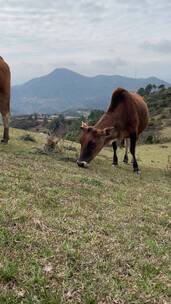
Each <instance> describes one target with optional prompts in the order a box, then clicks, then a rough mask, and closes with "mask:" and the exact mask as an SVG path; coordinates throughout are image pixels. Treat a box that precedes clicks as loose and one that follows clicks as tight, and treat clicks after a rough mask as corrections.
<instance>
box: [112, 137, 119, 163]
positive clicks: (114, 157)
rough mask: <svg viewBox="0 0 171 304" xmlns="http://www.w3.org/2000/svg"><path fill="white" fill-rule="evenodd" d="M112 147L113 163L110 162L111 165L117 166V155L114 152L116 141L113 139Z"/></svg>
mask: <svg viewBox="0 0 171 304" xmlns="http://www.w3.org/2000/svg"><path fill="white" fill-rule="evenodd" d="M112 147H113V163H112V166H117V165H118V157H117V154H116V150H117V142H116V141H113V143H112Z"/></svg>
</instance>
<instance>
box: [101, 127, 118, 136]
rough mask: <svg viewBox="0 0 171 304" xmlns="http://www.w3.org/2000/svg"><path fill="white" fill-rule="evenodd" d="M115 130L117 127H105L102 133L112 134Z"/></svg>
mask: <svg viewBox="0 0 171 304" xmlns="http://www.w3.org/2000/svg"><path fill="white" fill-rule="evenodd" d="M114 130H115V127H109V128H104V129H103V134H102V135H104V136H110V135H112V134H113V132H114Z"/></svg>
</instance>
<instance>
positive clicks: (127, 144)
mask: <svg viewBox="0 0 171 304" xmlns="http://www.w3.org/2000/svg"><path fill="white" fill-rule="evenodd" d="M128 149H129V139H128V138H126V139H125V155H124V159H123V162H124V163H125V164H127V163H128Z"/></svg>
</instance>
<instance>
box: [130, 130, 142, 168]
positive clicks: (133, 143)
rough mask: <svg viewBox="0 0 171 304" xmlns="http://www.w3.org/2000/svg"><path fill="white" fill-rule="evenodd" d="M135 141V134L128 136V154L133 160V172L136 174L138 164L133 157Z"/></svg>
mask: <svg viewBox="0 0 171 304" xmlns="http://www.w3.org/2000/svg"><path fill="white" fill-rule="evenodd" d="M136 141H137V135H136V133H135V132H134V133H131V135H130V152H131V154H132V158H133V170H134V172H136V173H137V174H139V173H140V170H139V167H138V163H137V160H136V157H135V147H136Z"/></svg>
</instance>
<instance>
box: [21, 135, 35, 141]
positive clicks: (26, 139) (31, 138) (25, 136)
mask: <svg viewBox="0 0 171 304" xmlns="http://www.w3.org/2000/svg"><path fill="white" fill-rule="evenodd" d="M20 140H23V141H32V142H36V139H35V138H34V137H33V136H32V135H30V134H25V135H22V136H20Z"/></svg>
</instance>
